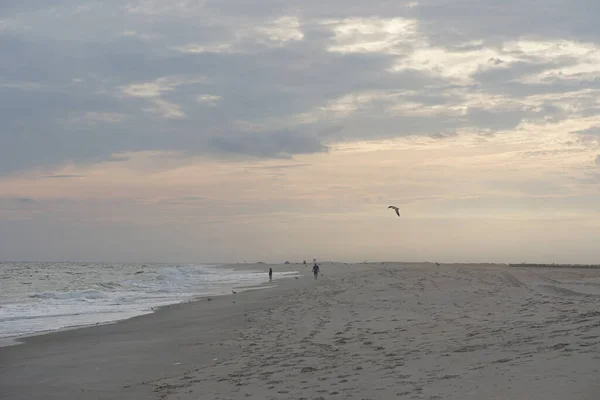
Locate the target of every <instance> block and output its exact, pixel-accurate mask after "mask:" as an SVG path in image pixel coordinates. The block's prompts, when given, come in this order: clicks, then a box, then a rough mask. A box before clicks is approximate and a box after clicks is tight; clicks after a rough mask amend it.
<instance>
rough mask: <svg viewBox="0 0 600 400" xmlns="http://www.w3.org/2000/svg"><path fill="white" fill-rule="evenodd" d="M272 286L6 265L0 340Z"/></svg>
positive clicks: (97, 267) (170, 273) (168, 267)
mask: <svg viewBox="0 0 600 400" xmlns="http://www.w3.org/2000/svg"><path fill="white" fill-rule="evenodd" d="M295 275H297V273H296V272H275V273H274V274H273V278H274V279H277V278H283V277H292V276H295ZM268 282H269V279H268V275H267V273H266V271H262V270H261V271H257V270H243V271H242V270H234V269H231V268H225V267H218V266H216V265H206V264H198V265H196V264H193V265H190V264H188V265H179V264H96V263H0V338H12V337H19V336H27V335H33V334H39V333H44V332H50V331H55V330H59V329H63V328H71V327H79V326H86V325H94V324H97V323H107V322H114V321H118V320H122V319H127V318H131V317H134V316H137V315H142V314H148V313H151V312H152V308H153V307H157V306H164V305H168V304H175V303H181V302H185V301H188V300H190V299H193V298H196V297H199V296H208V295H211V296H215V295H221V294H229V293H231V290H232V289H233V288H236V287H247V286H257V285H262V284H268Z"/></svg>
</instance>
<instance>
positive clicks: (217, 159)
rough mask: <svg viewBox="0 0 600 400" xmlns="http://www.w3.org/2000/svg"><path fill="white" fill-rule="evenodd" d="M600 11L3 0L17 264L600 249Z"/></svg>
mask: <svg viewBox="0 0 600 400" xmlns="http://www.w3.org/2000/svg"><path fill="white" fill-rule="evenodd" d="M599 14H600V3H599V2H598V1H596V0H569V1H567V0H544V1H541V0H526V1H516V0H506V1H502V2H498V1H496V0H418V1H401V0H395V1H387V0H380V1H378V0H373V1H357V0H331V1H313V0H285V1H282V0H230V1H215V0H205V1H202V0H178V1H172V0H171V1H167V0H119V1H117V0H97V1H87V0H86V1H84V0H3V1H2V5H1V6H0V50H1V51H2V57H1V58H0V104H1V105H2V106H1V107H0V259H4V260H75V261H79V260H94V261H96V260H97V261H142V262H143V261H167V262H169V261H171V262H202V261H207V262H217V261H218V262H221V261H223V262H237V261H244V260H248V261H256V260H264V261H283V260H286V259H289V260H302V259H312V258H313V257H317V258H318V259H336V260H343V261H353V260H354V261H363V260H430V261H500V262H521V261H531V262H578V263H579V262H581V263H592V262H598V261H600V246H599V245H598V243H600V212H599V207H600V155H599V154H600V148H599V138H600V113H599V111H600V103H599V101H598V100H599V97H598V96H599V94H600V24H598V21H597V16H598V15H599ZM390 204H394V205H397V206H399V207H400V210H401V214H402V217H401V218H398V217H396V216H395V215H394V214H393V212H392V211H391V210H388V209H387V206H388V205H390Z"/></svg>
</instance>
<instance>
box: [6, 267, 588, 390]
mask: <svg viewBox="0 0 600 400" xmlns="http://www.w3.org/2000/svg"><path fill="white" fill-rule="evenodd" d="M238 267H241V268H245V267H247V266H238ZM257 267H259V268H262V269H264V270H265V272H266V271H267V270H268V268H269V266H268V265H260V266H257ZM273 268H274V270H275V271H282V270H299V271H300V272H302V273H304V274H305V275H306V276H304V277H301V278H300V279H293V278H292V279H286V280H282V281H279V282H276V283H277V286H276V287H275V288H273V289H268V290H259V291H249V292H243V293H238V294H236V295H230V296H222V297H215V298H213V301H211V302H208V301H206V300H201V301H197V302H192V303H187V304H182V305H175V306H171V307H168V308H166V309H163V310H160V311H158V312H157V313H155V314H151V315H145V316H140V317H136V318H133V319H131V320H127V321H123V322H119V323H117V324H111V325H104V326H97V327H91V328H84V329H77V330H70V331H65V332H59V333H54V334H48V335H42V336H37V337H32V338H29V339H27V342H26V343H25V344H23V345H19V346H11V347H4V348H0V398H1V399H67V400H69V399H84V398H85V399H117V398H118V399H182V400H187V399H190V400H191V399H215V400H220V399H223V400H224V399H261V400H262V399H282V400H283V399H372V400H375V399H396V398H398V399H457V400H458V399H461V400H462V399H528V400H537V399H540V400H541V399H574V400H575V399H582V400H595V399H598V398H600V381H599V380H598V376H599V374H598V372H599V369H600V353H599V350H600V308H599V307H598V306H599V304H600V270H595V269H576V268H567V269H559V268H552V269H544V268H519V267H506V266H499V265H441V266H436V265H435V264H395V263H385V264H382V263H376V264H354V265H345V264H342V263H335V264H329V263H327V264H322V272H323V273H324V275H323V276H321V277H320V278H319V279H318V280H316V281H315V280H314V279H313V278H312V274H310V266H307V267H304V266H301V265H300V266H298V265H286V266H283V265H282V266H279V265H277V266H274V267H273ZM234 302H235V303H234Z"/></svg>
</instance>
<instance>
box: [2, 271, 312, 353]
mask: <svg viewBox="0 0 600 400" xmlns="http://www.w3.org/2000/svg"><path fill="white" fill-rule="evenodd" d="M265 265H266V266H267V267H269V266H271V267H272V266H275V265H277V266H279V265H278V264H241V265H240V264H221V265H211V268H229V269H232V270H235V271H256V272H258V269H257V268H256V267H257V266H261V267H262V266H265ZM288 265H293V264H288ZM284 272H292V271H284ZM295 276H302V275H301V273H300V272H299V271H298V275H292V276H283V277H280V278H279V279H280V280H282V279H291V278H294V277H295ZM273 287H274V286H273V285H269V281H268V280H267V281H266V282H262V283H257V284H255V285H249V286H233V287H232V288H233V289H236V290H237V291H238V293H243V292H246V291H250V290H268V289H272V288H273ZM232 295H233V293H228V292H219V293H214V294H198V295H193V296H191V297H188V298H185V299H181V300H180V301H177V302H174V303H169V304H164V305H160V306H153V307H151V309H150V310H147V311H146V312H140V313H138V314H135V315H132V316H127V317H123V318H118V319H115V320H110V321H104V322H96V323H89V324H82V325H71V326H64V327H61V328H58V329H48V330H44V331H38V332H33V333H30V334H25V335H16V336H7V337H0V348H2V347H8V346H18V345H23V344H26V343H27V339H29V338H33V337H37V336H45V335H49V334H53V333H60V332H66V331H71V330H77V329H85V328H91V327H96V326H103V325H109V324H117V323H120V322H123V321H127V320H130V319H132V318H137V317H142V316H147V315H152V314H154V313H156V312H157V311H159V310H161V309H164V308H168V307H171V306H174V305H178V304H185V303H190V302H195V301H202V300H203V299H205V298H206V297H211V298H212V297H220V296H232Z"/></svg>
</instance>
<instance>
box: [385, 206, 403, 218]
mask: <svg viewBox="0 0 600 400" xmlns="http://www.w3.org/2000/svg"><path fill="white" fill-rule="evenodd" d="M388 208H393V209H394V211H396V215H397V216H400V211H398V207H394V206H389V207H388Z"/></svg>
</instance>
